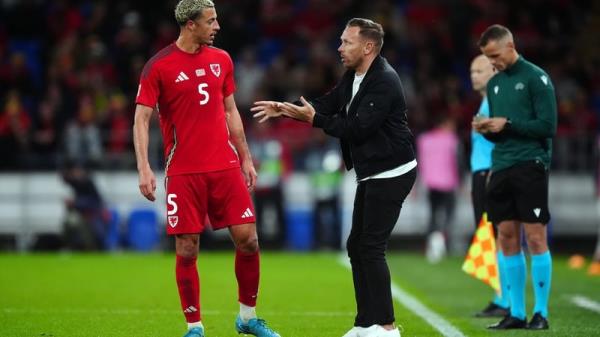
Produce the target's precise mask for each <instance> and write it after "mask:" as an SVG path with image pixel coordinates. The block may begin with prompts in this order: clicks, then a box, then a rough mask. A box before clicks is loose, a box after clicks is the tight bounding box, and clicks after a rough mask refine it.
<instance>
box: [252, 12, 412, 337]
mask: <svg viewBox="0 0 600 337" xmlns="http://www.w3.org/2000/svg"><path fill="white" fill-rule="evenodd" d="M383 35H384V32H383V29H382V27H381V25H380V24H378V23H375V22H373V21H371V20H367V19H360V18H355V19H351V20H350V21H349V22H348V23H347V25H346V29H345V30H344V32H343V33H342V36H341V45H340V47H339V48H338V51H339V53H340V56H341V59H342V63H343V64H344V66H345V67H346V68H347V71H346V73H345V74H344V76H343V77H342V79H341V80H340V82H339V83H338V84H337V85H336V86H335V88H333V89H332V90H331V91H330V92H328V93H327V94H325V95H324V96H322V97H320V98H317V99H315V100H313V101H311V102H308V101H307V100H305V99H304V97H301V98H300V102H299V103H297V104H292V103H288V102H285V103H281V102H274V101H260V102H255V104H254V107H253V108H252V111H254V112H256V113H255V115H254V117H255V118H261V119H260V122H263V121H265V120H267V119H269V118H274V117H279V116H282V115H284V116H287V117H291V118H294V119H297V120H300V121H303V122H308V123H311V124H312V125H313V126H314V127H318V128H321V129H323V130H324V131H325V133H327V134H329V135H331V136H334V137H337V138H339V139H340V143H341V147H342V152H343V156H344V162H345V164H346V168H347V169H348V170H350V169H352V168H353V167H354V169H355V170H356V175H357V182H358V187H357V190H356V195H355V199H354V212H353V215H352V230H351V232H350V236H349V237H348V242H347V248H348V256H349V257H350V263H351V265H352V276H353V281H354V290H355V297H356V305H357V311H358V312H357V315H356V318H355V322H354V327H353V328H352V329H351V330H350V331H348V333H346V334H345V335H344V337H387V336H395V337H398V336H400V332H399V330H398V328H397V327H396V326H395V324H394V321H395V318H394V309H393V305H392V295H391V289H390V288H391V287H390V272H389V269H388V266H387V262H386V260H385V249H386V246H387V241H388V239H389V237H390V233H391V232H392V229H393V228H394V225H395V224H396V222H397V220H398V216H399V215H400V209H401V208H402V203H403V202H404V199H405V198H406V196H407V195H408V193H409V192H410V190H411V188H412V186H413V183H414V181H415V178H416V172H415V171H416V170H415V167H416V166H417V162H416V160H415V154H414V146H413V144H414V139H413V135H412V133H411V131H410V129H409V128H408V123H407V117H406V110H407V109H406V102H405V98H404V92H403V89H402V85H401V83H400V78H399V77H398V74H397V73H396V71H395V70H394V69H393V68H392V67H391V66H390V65H389V64H388V62H387V61H386V60H385V59H384V58H383V57H381V56H380V55H379V52H380V51H381V47H382V46H383Z"/></svg>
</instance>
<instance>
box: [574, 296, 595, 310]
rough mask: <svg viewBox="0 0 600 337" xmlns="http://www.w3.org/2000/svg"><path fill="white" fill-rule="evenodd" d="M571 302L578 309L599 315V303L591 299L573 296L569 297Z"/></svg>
mask: <svg viewBox="0 0 600 337" xmlns="http://www.w3.org/2000/svg"><path fill="white" fill-rule="evenodd" d="M571 302H573V304H575V305H576V306H578V307H580V308H583V309H587V310H590V311H594V312H596V313H599V314H600V303H598V302H596V301H594V300H592V299H591V298H587V297H585V296H583V295H573V296H571Z"/></svg>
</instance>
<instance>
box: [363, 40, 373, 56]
mask: <svg viewBox="0 0 600 337" xmlns="http://www.w3.org/2000/svg"><path fill="white" fill-rule="evenodd" d="M374 48H375V43H373V41H367V42H366V43H365V45H364V47H363V52H364V54H365V55H366V54H369V53H371V52H372V51H373V49H374Z"/></svg>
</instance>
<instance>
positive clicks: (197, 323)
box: [187, 321, 204, 330]
mask: <svg viewBox="0 0 600 337" xmlns="http://www.w3.org/2000/svg"><path fill="white" fill-rule="evenodd" d="M187 325H188V330H190V329H191V328H195V327H200V328H202V329H204V325H202V321H198V322H192V323H188V324H187Z"/></svg>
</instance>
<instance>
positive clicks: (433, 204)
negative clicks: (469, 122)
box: [417, 116, 460, 263]
mask: <svg viewBox="0 0 600 337" xmlns="http://www.w3.org/2000/svg"><path fill="white" fill-rule="evenodd" d="M458 157H459V140H458V136H457V134H456V126H455V122H454V120H453V119H452V117H450V116H441V117H439V120H438V121H437V123H436V125H435V126H434V128H433V129H431V130H429V131H426V132H424V133H422V134H421V135H419V137H417V159H418V161H419V166H418V169H419V177H421V180H422V182H423V184H424V185H425V187H426V188H427V196H428V200H429V209H430V214H429V227H428V229H427V245H426V257H427V259H428V260H429V262H431V263H437V262H439V261H440V260H441V259H442V258H443V257H444V256H445V255H446V249H447V245H446V242H447V241H448V240H447V239H448V238H449V237H450V232H451V229H450V226H451V224H452V221H453V218H454V210H455V207H456V190H457V189H458V187H459V186H460V177H459V168H458Z"/></svg>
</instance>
